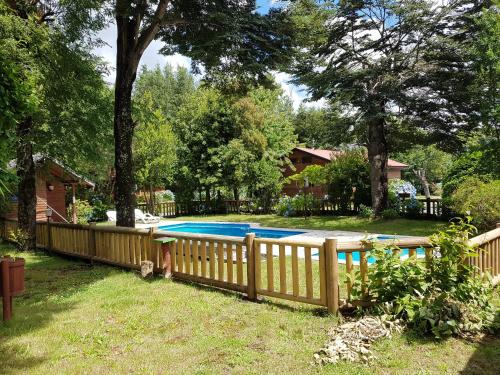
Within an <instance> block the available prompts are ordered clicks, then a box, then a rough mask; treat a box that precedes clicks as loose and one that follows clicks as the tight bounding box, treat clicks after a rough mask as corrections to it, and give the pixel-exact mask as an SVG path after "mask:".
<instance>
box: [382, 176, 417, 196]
mask: <svg viewBox="0 0 500 375" xmlns="http://www.w3.org/2000/svg"><path fill="white" fill-rule="evenodd" d="M389 193H393V194H396V195H398V196H399V195H402V194H407V195H408V196H409V197H410V198H416V197H417V189H416V188H415V186H413V185H412V183H411V182H409V181H405V180H400V179H394V180H390V181H389Z"/></svg>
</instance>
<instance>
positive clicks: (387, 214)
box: [380, 208, 399, 220]
mask: <svg viewBox="0 0 500 375" xmlns="http://www.w3.org/2000/svg"><path fill="white" fill-rule="evenodd" d="M380 216H382V218H383V219H387V220H391V219H397V218H398V217H399V212H398V211H397V210H395V209H394V208H386V209H385V210H383V211H382V212H381V213H380Z"/></svg>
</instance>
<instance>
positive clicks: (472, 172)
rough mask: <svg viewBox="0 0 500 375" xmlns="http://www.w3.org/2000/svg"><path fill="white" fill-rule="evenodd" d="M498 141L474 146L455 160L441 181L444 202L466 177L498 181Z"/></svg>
mask: <svg viewBox="0 0 500 375" xmlns="http://www.w3.org/2000/svg"><path fill="white" fill-rule="evenodd" d="M499 147H500V146H499V141H498V140H492V141H487V142H485V143H484V144H480V145H475V146H473V147H472V150H471V151H469V152H467V153H465V154H463V155H461V156H459V157H458V158H456V159H455V160H454V161H453V163H452V165H451V168H450V170H449V171H448V173H447V174H446V176H445V177H444V179H443V199H444V200H445V202H447V201H448V199H449V198H450V197H451V196H452V195H453V193H454V192H455V190H457V189H458V187H459V186H461V185H462V184H463V182H464V181H465V180H466V179H467V178H468V177H474V176H475V177H478V178H481V179H484V180H492V179H500V153H499V152H498V149H499Z"/></svg>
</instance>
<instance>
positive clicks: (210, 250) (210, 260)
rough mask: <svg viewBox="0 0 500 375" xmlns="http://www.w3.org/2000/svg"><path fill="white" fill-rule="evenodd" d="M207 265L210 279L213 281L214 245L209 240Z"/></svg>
mask: <svg viewBox="0 0 500 375" xmlns="http://www.w3.org/2000/svg"><path fill="white" fill-rule="evenodd" d="M208 254H209V255H208V263H209V268H210V278H211V279H215V243H214V241H212V240H210V241H209V245H208Z"/></svg>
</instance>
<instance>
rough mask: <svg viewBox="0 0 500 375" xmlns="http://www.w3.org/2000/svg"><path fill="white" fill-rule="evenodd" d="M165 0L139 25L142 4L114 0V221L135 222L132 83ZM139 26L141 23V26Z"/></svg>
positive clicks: (128, 224) (158, 24)
mask: <svg viewBox="0 0 500 375" xmlns="http://www.w3.org/2000/svg"><path fill="white" fill-rule="evenodd" d="M168 4H169V2H168V0H159V1H158V4H157V7H156V10H155V13H154V17H153V18H152V20H151V22H149V24H148V25H141V23H142V22H143V16H144V7H143V6H133V2H130V1H127V0H116V2H115V12H116V15H115V18H116V29H117V34H118V38H117V44H116V82H115V123H114V136H115V168H116V194H115V204H116V211H117V215H116V225H118V226H124V227H134V226H135V215H134V207H135V196H134V190H135V189H134V186H135V184H134V176H133V168H132V167H133V164H132V137H133V135H134V127H135V124H134V122H133V120H132V87H133V84H134V81H135V77H136V74H137V67H138V66H139V61H140V59H141V57H142V54H143V53H144V51H145V50H146V48H147V47H148V46H149V44H150V43H151V41H152V40H153V39H154V37H155V36H156V34H157V33H158V31H159V29H160V23H161V22H162V19H163V16H164V15H165V12H166V10H167V6H168ZM141 26H143V27H141Z"/></svg>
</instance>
